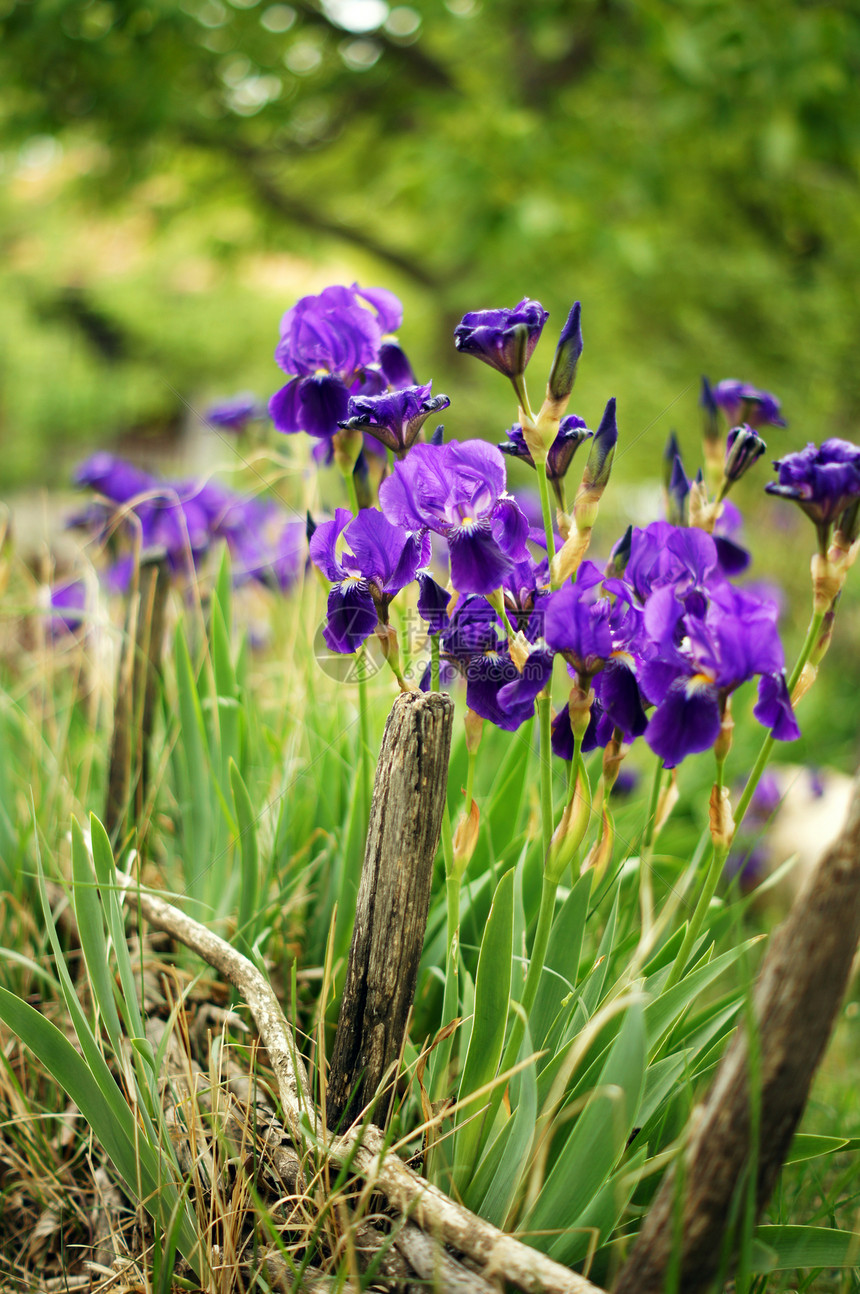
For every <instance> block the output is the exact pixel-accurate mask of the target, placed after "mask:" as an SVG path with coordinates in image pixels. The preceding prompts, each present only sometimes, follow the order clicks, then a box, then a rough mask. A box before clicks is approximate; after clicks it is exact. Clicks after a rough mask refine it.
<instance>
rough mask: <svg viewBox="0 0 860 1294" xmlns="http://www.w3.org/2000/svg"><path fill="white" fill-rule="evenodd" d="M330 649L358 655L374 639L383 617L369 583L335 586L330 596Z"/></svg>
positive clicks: (351, 581) (349, 581)
mask: <svg viewBox="0 0 860 1294" xmlns="http://www.w3.org/2000/svg"><path fill="white" fill-rule="evenodd" d="M327 616H328V619H327V623H326V627H325V629H324V630H323V638H324V639H325V642H326V646H328V647H330V648H331V650H332V651H336V652H344V653H348V652H354V651H356V650H357V649H358V648H359V647H360V646H361V644H362V643H363V642H364V641H365V640H366V639H367V638H369V637H370V635H371V634H372V633H373V631H374V629H375V628H376V626H377V623H378V620H379V617H378V616H377V613H376V607H375V606H374V602H373V598H372V597H371V594H370V590H369V589H368V587H367V581H366V580H362V579H358V578H352V579H345V580H343V581H342V582H341V583H340V584H338V585H335V587H334V588H333V589H332V590H331V592H330V593H329V595H328V607H327Z"/></svg>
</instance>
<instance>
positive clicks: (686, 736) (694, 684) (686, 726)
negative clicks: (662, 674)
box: [645, 679, 720, 768]
mask: <svg viewBox="0 0 860 1294" xmlns="http://www.w3.org/2000/svg"><path fill="white" fill-rule="evenodd" d="M719 734H720V707H719V702H718V698H717V690H716V688H715V687H714V686H713V684H712V683H711V682H709V681H708V680H699V679H689V680H688V679H679V680H677V681H676V682H675V683H673V684H672V686H671V687H670V688H669V690H668V692H667V693H666V696H665V697H664V699H663V700H662V701H661V703H660V705H658V707H657V709H656V710H655V712H654V714H653V715H652V716H651V718H650V720H649V722H648V727H647V728H646V729H645V740H646V742H647V743H648V745H649V746H650V747H651V749H652V750H653V751H654V754H655V755H659V756H660V758H661V759H662V760H663V763H664V764H665V765H666V767H667V768H675V767H676V766H677V765H678V764H680V763H681V761H682V760H684V759H685V758H686V757H687V755H695V754H698V753H699V752H700V751H704V750H710V749H711V747H712V746H713V745H714V742H715V741H716V740H717V737H718V736H719Z"/></svg>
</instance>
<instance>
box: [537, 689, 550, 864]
mask: <svg viewBox="0 0 860 1294" xmlns="http://www.w3.org/2000/svg"><path fill="white" fill-rule="evenodd" d="M537 712H538V724H539V727H540V816H541V827H542V831H543V853H544V858H546V857H547V855H548V854H549V847H550V842H551V841H552V831H553V807H552V703H551V701H550V697H549V689H548V688H544V690H543V692H541V694H540V695H539V696H538V698H537Z"/></svg>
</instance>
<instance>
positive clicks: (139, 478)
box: [74, 450, 159, 503]
mask: <svg viewBox="0 0 860 1294" xmlns="http://www.w3.org/2000/svg"><path fill="white" fill-rule="evenodd" d="M74 481H75V484H76V485H89V486H90V487H91V488H92V489H94V490H97V491H98V493H99V494H103V495H104V496H105V498H107V499H110V500H111V501H112V502H113V503H128V502H129V500H130V499H134V498H136V497H137V496H138V495H139V494H148V493H149V492H150V491H151V490H157V489H158V487H159V483H158V481H157V479H156V478H155V477H154V476H153V475H152V474H151V473H150V472H145V471H144V470H143V469H142V468H140V467H136V466H135V465H134V463H127V462H126V461H125V460H124V459H122V458H115V457H114V455H113V454H109V453H107V451H106V450H100V451H99V452H98V453H97V454H93V455H92V457H91V458H88V459H87V460H86V462H84V463H82V464H81V465H80V467H79V468H78V469H77V471H76V472H75V475H74Z"/></svg>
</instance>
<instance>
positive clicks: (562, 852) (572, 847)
mask: <svg viewBox="0 0 860 1294" xmlns="http://www.w3.org/2000/svg"><path fill="white" fill-rule="evenodd" d="M573 763H574V764H575V766H576V776H575V780H574V785H573V793H572V794H571V797H570V799H569V800H568V802H567V804H566V805H565V806H564V810H563V812H562V815H561V821H560V822H559V824H558V826H557V827H556V829H555V831H554V832H553V837H552V840H551V841H550V846H549V850H548V851H547V855H546V859H545V861H544V876H545V877H546V878H547V880H549V881H551V882H552V884H553V885H558V883H559V881H560V880H561V878H562V876H563V875H564V873H565V871H566V870H567V868H568V867H570V866H571V864H572V863H573V862H574V860H575V858H576V855H577V852H578V850H579V847H580V845H581V844H582V842H583V839H584V838H585V833H586V831H587V830H588V824H589V822H590V821H591V786H590V785H589V782H588V774H587V773H586V771H585V765H584V764H583V762H582V756H581V755H580V754H578V752H574V759H573Z"/></svg>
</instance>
